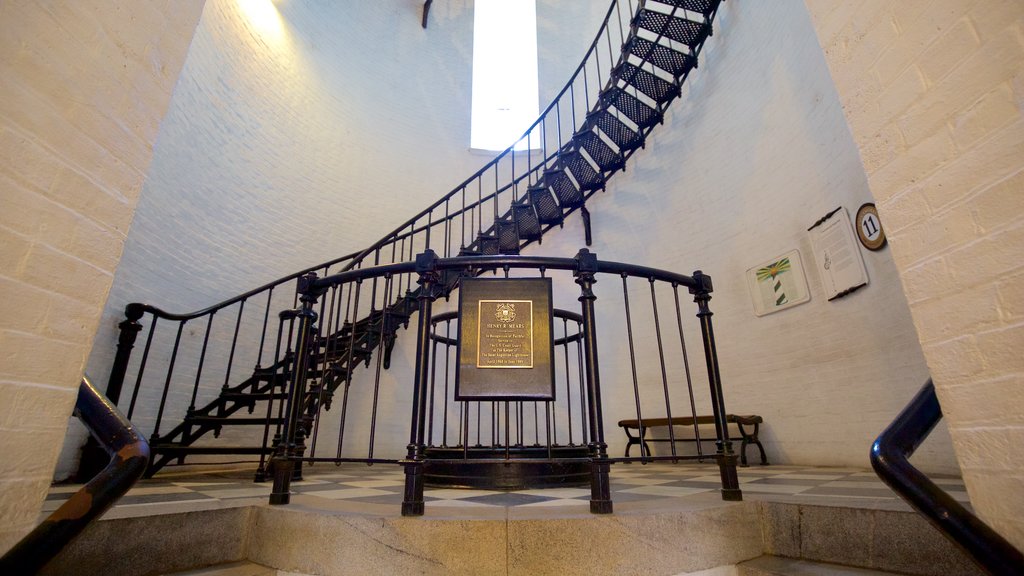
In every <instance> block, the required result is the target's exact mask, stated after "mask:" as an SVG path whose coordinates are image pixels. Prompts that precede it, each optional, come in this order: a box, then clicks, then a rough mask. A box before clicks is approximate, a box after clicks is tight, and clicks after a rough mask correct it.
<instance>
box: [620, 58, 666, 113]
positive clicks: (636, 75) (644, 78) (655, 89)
mask: <svg viewBox="0 0 1024 576" xmlns="http://www.w3.org/2000/svg"><path fill="white" fill-rule="evenodd" d="M612 74H614V75H616V76H618V77H619V78H620V79H621V80H622V81H623V82H625V83H626V84H629V85H630V86H634V87H636V88H637V89H638V90H640V91H641V92H643V93H644V94H646V95H647V96H648V97H649V98H650V99H651V100H654V101H655V102H658V103H664V102H667V101H669V100H671V99H673V98H675V97H677V96H679V92H680V90H679V86H677V85H675V84H673V83H672V82H669V81H668V80H665V79H664V78H659V77H658V76H656V75H654V74H652V73H650V72H648V71H646V70H644V69H642V68H640V67H638V66H635V65H633V64H630V63H628V62H623V63H622V64H620V65H619V66H617V67H616V68H615V70H613V71H612Z"/></svg>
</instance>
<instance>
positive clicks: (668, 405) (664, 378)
mask: <svg viewBox="0 0 1024 576" xmlns="http://www.w3.org/2000/svg"><path fill="white" fill-rule="evenodd" d="M650 283H651V305H652V306H653V308H654V333H655V335H656V336H657V337H658V360H660V361H661V385H662V388H664V390H665V415H666V416H667V417H668V439H669V445H670V446H671V447H672V455H673V456H675V455H676V434H675V426H673V425H672V400H671V399H669V395H668V372H667V371H666V370H665V348H664V346H663V344H662V342H661V320H660V318H659V317H658V298H657V296H656V295H655V293H654V278H651V279H650ZM673 462H676V460H673Z"/></svg>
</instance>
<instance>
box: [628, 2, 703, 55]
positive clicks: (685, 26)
mask: <svg viewBox="0 0 1024 576" xmlns="http://www.w3.org/2000/svg"><path fill="white" fill-rule="evenodd" d="M636 24H637V26H639V27H641V28H643V29H645V30H649V31H651V32H653V33H655V34H661V35H663V36H664V37H665V38H668V39H670V40H674V41H676V42H680V43H682V44H686V45H687V46H689V47H690V48H693V47H694V46H696V45H698V44H700V43H701V42H703V41H704V38H706V37H707V34H708V25H707V24H704V23H703V22H694V21H693V20H688V19H686V18H680V17H679V16H678V14H677V15H676V16H669V15H668V14H662V13H661V12H655V11H653V10H640V12H639V14H638V15H637V18H636Z"/></svg>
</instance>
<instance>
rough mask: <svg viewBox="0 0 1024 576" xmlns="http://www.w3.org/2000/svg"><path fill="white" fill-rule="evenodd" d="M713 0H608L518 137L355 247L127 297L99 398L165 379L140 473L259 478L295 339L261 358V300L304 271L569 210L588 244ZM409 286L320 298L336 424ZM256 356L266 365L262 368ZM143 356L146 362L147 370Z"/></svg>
mask: <svg viewBox="0 0 1024 576" xmlns="http://www.w3.org/2000/svg"><path fill="white" fill-rule="evenodd" d="M720 1H721V0H658V1H645V0H615V1H613V2H611V6H610V7H609V9H608V12H607V15H606V17H605V19H604V22H603V24H602V26H601V29H600V30H599V32H598V34H597V36H596V37H595V39H594V41H593V42H592V43H591V45H590V48H589V50H588V51H587V53H586V55H585V56H584V58H583V60H582V62H581V63H580V65H579V66H578V67H577V69H576V71H575V73H574V74H573V75H572V77H571V78H570V80H569V81H568V83H567V84H566V85H565V87H564V88H563V89H562V90H561V92H560V93H559V94H558V96H557V97H556V98H555V99H554V101H552V102H551V104H550V105H549V106H548V107H547V108H546V109H545V111H544V112H543V114H542V115H541V117H540V118H538V119H537V121H536V122H535V123H534V124H533V125H532V126H531V127H530V128H529V129H528V130H527V131H526V132H525V133H524V135H523V137H522V138H521V139H520V141H519V142H517V143H515V144H513V145H512V146H510V147H509V148H508V149H507V150H506V151H505V152H503V153H502V154H500V155H499V156H498V157H496V158H495V159H494V160H493V161H492V162H490V163H488V164H487V165H486V166H484V167H483V168H481V169H480V170H479V171H478V172H477V173H476V174H474V175H473V176H471V177H470V178H468V179H467V180H465V181H464V182H463V183H461V184H460V185H459V186H457V187H456V188H455V189H454V190H452V191H451V192H450V193H448V194H447V195H445V196H444V197H442V198H441V199H440V200H438V201H437V202H435V203H434V204H433V205H431V206H430V207H428V208H427V209H426V210H424V211H423V212H421V213H420V214H418V215H417V216H416V217H414V218H412V219H411V220H409V221H408V222H406V223H405V224H403V225H402V226H401V227H399V228H398V229H396V230H395V231H393V232H392V233H390V234H388V235H387V236H385V237H384V238H382V239H381V240H380V241H378V242H377V243H375V244H374V245H373V246H370V247H369V248H367V249H365V250H363V251H362V252H360V253H357V254H350V255H347V256H344V257H342V258H339V259H336V260H334V261H332V262H328V263H325V264H323V265H320V266H318V267H316V268H313V269H309V270H303V271H300V272H298V273H296V274H293V275H291V276H288V277H285V278H282V279H280V280H278V281H276V282H273V283H271V284H268V285H266V286H263V287H260V288H257V289H255V290H252V291H250V292H247V293H245V294H242V295H240V296H238V297H235V298H232V299H230V300H228V301H226V302H223V303H220V304H217V305H215V306H212V307H210V308H207V309H205V310H201V311H198V312H195V313H192V314H183V315H178V314H170V313H167V312H164V311H162V310H160V309H158V308H155V307H153V306H149V305H143V304H130V305H128V306H127V307H126V310H125V312H126V317H127V319H126V320H125V321H124V322H122V324H121V329H122V332H121V339H120V343H119V348H118V353H117V357H116V358H115V361H114V366H113V369H112V373H111V376H110V380H109V382H108V387H107V395H108V396H109V397H110V398H111V399H113V400H114V401H117V400H118V399H119V398H120V396H121V389H122V387H123V386H124V383H125V381H126V376H128V373H129V369H131V370H132V371H133V374H132V375H133V376H134V380H135V388H134V390H133V392H132V396H131V401H130V404H129V407H128V410H127V412H128V417H129V418H132V417H133V412H134V411H136V409H137V408H139V407H138V406H137V400H138V397H139V389H140V387H144V386H146V385H156V386H159V385H160V384H162V385H163V388H162V391H161V393H160V397H161V402H160V406H159V408H158V409H157V411H156V414H155V423H154V425H153V426H152V428H151V431H150V432H149V434H150V441H151V450H152V454H153V460H152V463H151V465H150V468H149V470H148V471H147V474H148V475H152V474H154V473H155V472H156V471H157V470H159V469H160V468H162V467H163V466H165V465H167V464H168V463H171V462H174V461H178V462H179V463H180V462H183V461H184V459H185V458H186V457H187V456H190V455H197V454H250V455H252V454H259V455H261V465H260V472H258V474H257V476H258V477H260V476H263V475H264V472H265V468H264V460H265V457H266V456H267V455H268V454H269V453H270V451H271V450H272V446H273V445H274V442H273V441H272V440H271V435H272V434H273V433H274V432H275V431H276V433H278V434H279V433H280V426H281V423H282V421H283V418H284V415H283V413H282V408H281V407H282V406H283V404H284V402H283V400H284V398H285V390H286V387H285V384H286V382H288V380H289V378H290V377H291V371H292V369H293V363H294V353H293V351H292V348H293V343H292V342H291V341H290V336H289V335H288V333H287V332H286V331H285V330H284V326H285V324H286V323H289V322H293V321H294V317H289V316H288V314H287V313H282V314H281V320H280V324H279V326H278V330H277V333H278V339H277V340H278V341H277V343H276V346H275V347H274V349H273V351H272V356H271V352H270V350H269V348H268V344H267V342H268V340H272V339H273V338H272V333H273V322H272V321H271V318H272V316H271V308H272V305H271V301H272V298H273V297H274V293H275V290H277V295H278V297H280V296H281V294H289V295H292V294H294V295H296V296H295V297H294V298H295V299H294V300H293V302H292V303H293V306H294V305H296V304H297V294H299V293H300V292H301V289H300V288H301V286H300V284H301V282H302V281H303V275H304V274H307V273H308V272H319V273H321V274H324V275H326V274H328V273H331V272H332V271H334V272H337V271H346V270H355V269H360V268H361V267H363V266H375V265H381V264H387V263H388V261H389V260H390V262H400V261H402V260H403V259H411V258H412V257H413V256H414V255H415V254H417V253H419V252H420V251H422V250H425V249H432V250H436V251H437V252H439V253H440V255H441V256H443V257H447V256H456V255H498V254H518V253H519V252H520V250H522V249H523V248H524V247H525V246H527V245H529V244H530V243H532V242H535V241H536V242H540V241H541V239H542V237H543V235H544V234H545V233H546V232H547V231H548V230H551V229H552V228H554V227H556V226H561V225H562V223H563V221H564V220H565V219H566V218H567V217H568V216H569V215H571V214H572V213H573V212H575V211H577V210H579V211H580V212H581V214H582V216H583V218H584V224H585V228H586V232H587V236H588V244H589V236H590V226H589V214H588V212H587V210H586V201H587V200H588V199H589V198H590V197H591V196H592V195H593V194H595V193H596V192H598V191H601V190H603V189H604V188H605V186H606V184H607V182H608V180H609V179H610V178H611V177H612V175H613V174H615V173H616V172H618V171H620V170H625V168H626V165H627V160H628V159H629V157H630V156H631V155H632V154H633V153H634V152H636V151H637V150H638V149H640V148H642V147H643V146H644V144H645V141H646V137H647V135H648V134H649V133H650V132H651V131H652V130H653V129H655V127H656V126H657V125H658V124H659V123H660V122H662V120H663V118H664V114H665V111H666V109H667V108H668V107H669V105H670V104H671V103H672V102H673V101H674V100H675V99H676V98H677V97H679V96H680V95H681V88H682V85H683V83H684V82H685V81H686V79H687V77H688V76H689V74H690V72H691V71H692V70H693V69H695V68H696V66H697V60H698V56H699V54H700V52H701V49H702V47H703V45H704V43H705V41H706V40H707V39H708V37H709V36H711V34H712V23H713V21H714V18H715V15H716V12H717V10H718V6H719V4H720ZM521 143H525V144H526V147H527V148H528V149H530V150H532V152H529V153H523V152H519V151H517V150H518V149H521V148H522V144H521ZM524 164H525V166H524ZM479 272H480V271H471V272H468V273H479ZM462 276H463V274H455V273H447V274H446V275H445V277H444V278H443V281H442V282H441V283H439V284H438V285H437V286H436V287H435V288H434V289H435V290H438V291H439V292H441V293H443V294H445V295H447V294H448V293H450V292H451V291H452V290H454V289H455V288H456V287H457V285H458V282H459V278H460V277H462ZM413 282H414V281H413V279H412V277H411V275H407V276H404V277H403V276H397V275H396V277H394V278H389V279H388V280H387V281H386V282H384V283H382V285H381V286H378V284H377V282H376V280H375V281H374V283H373V286H372V287H370V286H367V287H366V291H372V297H371V298H370V305H369V310H365V296H366V295H365V294H364V295H363V298H364V310H359V309H358V308H359V302H360V294H359V290H360V287H359V286H357V287H356V288H355V291H356V294H355V298H353V297H352V296H353V294H352V293H351V292H349V293H348V296H347V304H346V303H345V301H344V295H342V294H337V295H332V297H331V298H324V299H322V300H321V302H320V307H321V308H320V313H319V316H320V319H321V321H320V324H319V327H318V332H317V334H316V335H315V337H314V340H313V342H312V344H311V346H312V349H313V351H314V352H313V354H315V355H318V360H317V362H316V363H315V365H318V366H327V367H328V368H326V369H324V370H322V371H321V372H317V373H316V374H311V375H309V376H310V378H309V385H308V388H307V393H306V399H305V404H306V406H307V410H306V412H307V413H308V414H310V415H312V414H314V413H315V412H316V411H317V410H319V409H320V408H327V409H329V408H330V407H331V405H332V404H334V403H336V396H337V395H339V394H340V395H341V400H340V403H341V405H342V408H341V411H342V419H344V418H345V408H346V406H347V401H348V393H349V386H350V384H351V383H352V376H353V371H354V370H355V369H356V367H357V366H358V365H359V364H363V365H364V366H366V367H371V366H372V364H373V363H376V366H377V370H380V369H382V368H385V369H386V368H387V367H388V364H389V360H390V353H391V349H392V346H393V345H394V342H395V338H396V333H397V330H398V328H400V327H402V326H408V323H409V319H410V316H411V315H412V313H413V312H414V311H415V310H416V298H417V290H419V289H418V288H417V287H416V286H414V284H413ZM264 297H265V298H266V308H265V309H264V310H262V312H261V315H262V318H263V321H262V332H261V333H260V334H255V333H254V334H251V335H250V334H246V333H244V332H245V331H244V330H241V329H240V327H241V326H242V325H243V324H244V322H243V315H244V314H251V313H252V312H253V306H254V305H253V304H250V306H249V308H248V310H246V304H247V303H252V302H258V301H260V299H261V298H264ZM353 303H354V304H355V305H354V306H353ZM258 305H259V304H256V306H258ZM235 308H237V319H236V320H235V322H234V324H235V328H234V334H233V336H232V338H231V341H230V350H227V349H224V350H221V351H215V350H214V348H215V347H216V343H215V342H214V341H211V338H210V332H211V328H210V327H211V326H212V325H213V324H214V316H215V315H216V314H217V313H218V312H220V316H219V318H224V317H225V316H227V317H229V318H231V317H234V312H233V311H234V309H235ZM343 308H344V314H342V309H343ZM229 309H230V310H229ZM144 317H146V318H149V321H148V322H146V324H147V325H148V337H147V339H146V341H145V347H144V350H143V353H142V356H141V359H139V357H138V356H136V357H135V358H134V359H132V358H131V350H132V348H133V347H134V342H135V338H136V336H137V335H138V334H139V332H141V331H142V329H143V327H144V325H143V323H142V322H140V321H141V320H145V319H146V318H144ZM158 321H162V322H163V323H162V324H161V327H162V328H164V327H166V325H167V324H168V323H171V326H174V325H175V323H176V325H177V331H176V336H175V337H174V338H173V342H174V344H173V348H172V349H171V350H170V352H169V353H167V354H164V356H166V357H168V358H169V359H165V361H164V362H165V365H166V371H165V372H163V373H162V374H161V377H159V378H158V377H155V376H153V372H154V370H153V368H152V364H153V363H155V362H156V361H155V360H154V359H153V358H154V357H155V356H156V353H155V352H153V353H151V348H153V349H154V350H155V348H156V346H159V343H157V344H156V345H154V329H155V328H156V325H157V322H158ZM202 322H205V323H206V338H205V339H204V340H203V342H202V347H201V351H199V353H198V354H193V356H195V358H192V359H187V358H185V356H186V353H185V350H184V348H185V347H184V345H182V344H181V343H182V332H183V328H184V327H185V325H186V324H187V323H191V324H189V325H190V327H191V326H195V325H196V324H199V323H202ZM268 327H269V329H268ZM171 333H174V331H173V330H172V331H171ZM268 333H270V334H271V337H270V338H268ZM247 339H248V340H253V341H256V340H258V341H259V342H260V344H259V359H258V360H257V362H256V367H255V369H253V370H252V373H251V374H249V375H248V377H246V378H245V379H244V380H242V381H241V382H240V383H237V384H232V382H231V379H232V377H231V372H232V365H233V362H234V360H235V355H236V347H242V346H244V345H245V344H244V343H243V341H246V340H247ZM157 340H159V338H157ZM214 340H216V339H214ZM168 341H169V340H168ZM265 348H267V351H266V352H265V350H264V349H265ZM375 352H376V354H375ZM211 354H223V355H224V356H226V357H228V362H227V373H226V374H225V376H224V384H223V387H221V389H220V393H219V395H217V396H216V397H215V398H213V399H212V400H211V401H209V402H208V403H206V404H205V405H202V406H199V405H198V403H199V401H200V399H201V398H202V395H201V394H199V393H198V392H199V389H200V381H201V380H202V381H204V382H205V380H204V378H207V376H205V375H204V372H203V366H204V362H205V359H206V358H207V357H208V356H209V355H211ZM265 357H272V358H273V359H274V360H273V362H272V363H270V364H263V363H262V360H263V359H264V358H265ZM147 362H148V363H149V364H150V367H149V368H148V372H147ZM186 362H190V363H191V364H192V367H191V368H190V369H189V374H192V373H194V374H195V384H194V386H193V388H192V392H191V395H190V396H191V400H190V404H189V407H188V408H187V409H186V410H184V417H183V419H182V420H181V421H180V423H179V424H177V425H176V426H175V427H173V428H172V429H170V430H168V431H166V432H162V431H161V430H160V427H161V423H162V421H163V420H164V419H165V418H166V419H171V418H174V417H175V416H174V414H173V413H172V412H173V411H171V410H165V405H168V402H169V394H168V392H169V390H171V388H172V384H176V383H177V381H176V379H177V378H179V375H178V374H180V373H181V372H182V371H183V370H182V368H181V366H182V364H183V363H186ZM176 369H177V372H176ZM163 376H165V377H163ZM129 380H130V378H129ZM235 381H237V380H235ZM154 383H155V384H154ZM185 395H188V394H185ZM170 397H171V398H173V397H174V394H173V393H172V394H170ZM240 413H241V414H242V415H239V414H240ZM312 423H313V418H312V416H311V417H310V418H309V419H308V420H307V421H306V428H305V433H306V434H307V435H308V434H309V433H310V432H311V430H310V429H309V427H310V426H312ZM234 426H249V427H255V426H263V427H264V432H263V439H262V442H259V443H256V442H254V443H252V444H250V445H248V446H221V445H210V443H209V442H203V443H202V444H204V445H197V441H198V440H200V439H201V438H204V437H206V436H207V435H209V434H210V433H211V432H212V433H213V435H214V436H219V435H220V433H221V432H222V431H223V430H224V429H225V428H227V427H234ZM343 426H344V425H343ZM253 436H255V434H253ZM371 453H372V447H371ZM89 466H90V464H89V458H87V455H84V456H83V466H82V470H81V471H80V475H83V474H88V471H87V469H88V467H89ZM93 466H94V465H93Z"/></svg>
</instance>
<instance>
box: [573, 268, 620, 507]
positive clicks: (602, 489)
mask: <svg viewBox="0 0 1024 576" xmlns="http://www.w3.org/2000/svg"><path fill="white" fill-rule="evenodd" d="M576 262H577V265H576V270H575V271H574V273H573V275H574V276H575V278H576V284H578V285H579V286H580V297H579V301H580V305H581V309H582V316H583V332H584V335H585V336H584V343H583V347H584V353H585V354H586V362H585V364H586V374H587V386H588V394H587V396H588V399H589V400H588V408H589V411H590V444H589V448H590V459H591V464H590V511H591V512H592V513H595V514H611V512H612V500H611V486H610V485H609V483H608V467H609V464H608V445H607V444H605V441H604V423H603V422H602V420H601V418H602V416H601V414H602V411H601V377H600V375H599V372H598V365H599V364H598V359H597V324H596V321H595V315H594V300H596V299H597V297H596V296H595V295H594V290H593V286H594V283H595V282H596V280H595V278H594V275H595V273H596V272H597V256H596V255H594V254H591V253H590V251H589V250H587V249H586V248H584V249H582V250H580V251H579V253H578V254H577V255H576Z"/></svg>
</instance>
